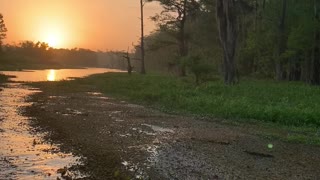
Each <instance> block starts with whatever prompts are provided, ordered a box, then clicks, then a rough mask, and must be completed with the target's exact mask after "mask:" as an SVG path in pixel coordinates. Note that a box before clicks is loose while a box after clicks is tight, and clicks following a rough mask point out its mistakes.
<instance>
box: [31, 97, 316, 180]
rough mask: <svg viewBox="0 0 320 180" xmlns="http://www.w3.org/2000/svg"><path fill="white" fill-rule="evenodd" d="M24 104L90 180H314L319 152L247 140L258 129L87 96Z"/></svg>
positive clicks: (41, 99) (37, 99)
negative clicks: (79, 162)
mask: <svg viewBox="0 0 320 180" xmlns="http://www.w3.org/2000/svg"><path fill="white" fill-rule="evenodd" d="M32 101H34V102H36V103H34V104H33V106H31V107H29V108H27V114H28V115H29V116H33V117H36V119H37V120H35V121H34V123H35V124H34V125H35V126H39V125H40V127H42V129H44V130H46V131H50V132H52V133H49V134H50V137H49V138H50V139H51V140H53V141H54V142H61V143H62V145H61V148H62V149H65V150H66V151H71V152H73V153H75V154H79V155H82V156H83V157H84V158H83V160H84V161H85V163H86V166H84V167H81V168H80V169H82V170H83V171H85V172H87V173H90V174H91V175H92V176H91V177H92V179H114V178H124V177H127V176H129V177H135V178H142V179H147V178H151V179H314V180H316V179H320V168H319V167H320V148H319V147H315V146H311V145H310V146H309V145H302V144H292V143H285V142H281V141H277V140H272V141H270V140H267V139H264V138H261V137H259V136H257V135H254V134H255V133H254V132H255V131H260V130H263V128H261V127H257V126H251V125H250V126H231V125H226V124H222V123H219V121H217V120H201V119H196V118H192V117H183V116H176V115H168V114H164V113H161V112H159V111H156V110H152V109H148V108H145V107H142V106H139V105H134V104H130V103H127V102H124V101H121V102H119V101H117V100H114V99H111V98H108V97H105V96H103V95H102V94H100V93H94V92H78V93H66V92H59V91H44V92H43V93H40V94H37V95H34V96H33V97H32ZM271 144H272V148H271ZM268 145H269V148H268Z"/></svg>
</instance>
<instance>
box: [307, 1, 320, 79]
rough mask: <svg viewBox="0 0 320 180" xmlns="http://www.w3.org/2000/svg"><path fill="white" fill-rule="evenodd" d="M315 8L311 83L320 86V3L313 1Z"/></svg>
mask: <svg viewBox="0 0 320 180" xmlns="http://www.w3.org/2000/svg"><path fill="white" fill-rule="evenodd" d="M313 6H314V17H313V19H314V22H313V23H314V27H315V29H314V42H313V52H312V62H311V72H310V79H309V83H310V84H313V85H320V30H319V27H320V26H319V25H320V12H319V11H320V1H319V0H313Z"/></svg>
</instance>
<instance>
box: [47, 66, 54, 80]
mask: <svg viewBox="0 0 320 180" xmlns="http://www.w3.org/2000/svg"><path fill="white" fill-rule="evenodd" d="M47 80H48V81H55V80H56V71H55V70H54V69H50V70H49V72H48V74H47Z"/></svg>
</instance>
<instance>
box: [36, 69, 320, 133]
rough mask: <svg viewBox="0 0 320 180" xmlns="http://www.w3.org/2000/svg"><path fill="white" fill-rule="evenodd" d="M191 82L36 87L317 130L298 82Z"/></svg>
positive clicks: (312, 107)
mask: <svg viewBox="0 0 320 180" xmlns="http://www.w3.org/2000/svg"><path fill="white" fill-rule="evenodd" d="M193 82H194V78H192V77H186V78H177V77H175V76H164V75H156V74H149V75H146V76H140V75H138V74H135V73H134V74H132V75H131V76H128V75H127V74H123V73H107V74H101V75H93V76H90V77H88V78H84V79H77V80H75V81H62V82H54V83H38V85H40V84H41V85H44V86H48V87H49V88H52V87H54V88H55V89H57V90H70V91H77V90H76V89H79V85H81V87H82V88H84V89H86V88H87V87H91V88H92V87H94V88H95V89H96V90H97V91H101V92H103V93H105V94H106V95H108V96H111V97H117V98H120V99H124V100H128V101H131V102H135V103H140V104H145V105H149V106H153V107H155V108H158V109H161V110H163V111H168V112H176V113H177V112H178V113H183V114H191V115H197V116H206V117H220V118H227V119H240V120H244V121H248V120H249V121H250V120H257V121H263V122H272V123H276V124H280V125H286V126H315V127H320V121H319V117H320V112H319V111H317V110H318V109H319V108H320V104H319V102H320V89H319V88H318V87H312V86H306V85H304V84H303V83H300V82H286V83H285V82H281V83H279V82H275V81H272V80H252V79H244V80H243V81H242V83H241V84H240V85H237V86H231V87H230V86H225V85H224V83H223V82H222V81H220V80H216V81H212V82H208V83H204V84H201V85H200V86H196V85H195V84H194V83H193Z"/></svg>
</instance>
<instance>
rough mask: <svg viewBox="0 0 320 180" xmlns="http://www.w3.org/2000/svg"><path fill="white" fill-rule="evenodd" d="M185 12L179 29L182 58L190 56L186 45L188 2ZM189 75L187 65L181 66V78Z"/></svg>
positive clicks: (185, 4)
mask: <svg viewBox="0 0 320 180" xmlns="http://www.w3.org/2000/svg"><path fill="white" fill-rule="evenodd" d="M183 3H184V4H183V8H184V9H183V12H182V14H181V16H182V19H181V21H180V28H179V52H180V57H181V58H183V57H186V56H187V55H188V47H187V43H186V35H185V23H186V18H187V9H186V8H187V0H185V1H184V2H183ZM186 75H187V72H186V66H185V63H181V64H180V76H182V77H184V76H186Z"/></svg>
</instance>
